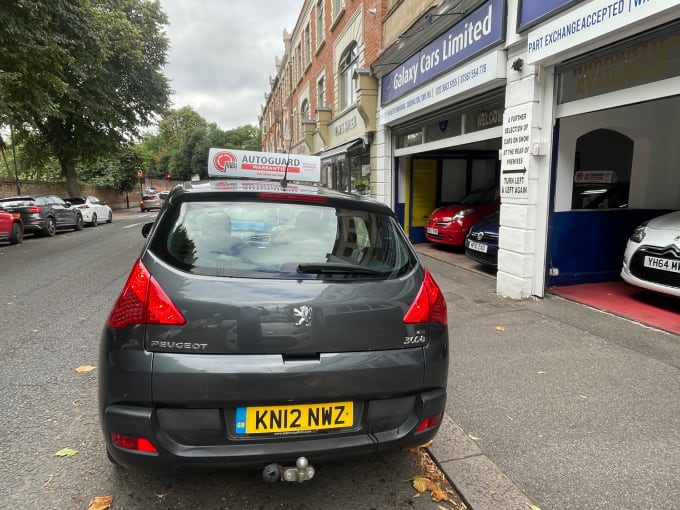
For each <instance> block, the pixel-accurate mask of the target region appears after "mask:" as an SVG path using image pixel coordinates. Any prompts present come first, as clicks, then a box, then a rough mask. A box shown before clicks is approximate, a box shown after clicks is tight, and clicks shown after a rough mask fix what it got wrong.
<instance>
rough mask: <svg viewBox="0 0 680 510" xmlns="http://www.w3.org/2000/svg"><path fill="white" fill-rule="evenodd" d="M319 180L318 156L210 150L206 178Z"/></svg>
mask: <svg viewBox="0 0 680 510" xmlns="http://www.w3.org/2000/svg"><path fill="white" fill-rule="evenodd" d="M284 175H285V176H286V179H288V180H289V181H304V182H319V181H320V180H321V158H320V157H319V156H307V155H303V154H281V153H275V152H255V151H241V150H235V149H216V148H212V149H210V152H209V154H208V176H209V177H221V178H229V177H238V178H248V179H283V177H284Z"/></svg>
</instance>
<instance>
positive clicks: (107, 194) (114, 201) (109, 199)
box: [0, 179, 177, 209]
mask: <svg viewBox="0 0 680 510" xmlns="http://www.w3.org/2000/svg"><path fill="white" fill-rule="evenodd" d="M175 184H177V182H175V181H170V182H167V181H163V180H158V181H157V182H156V183H153V184H152V185H153V186H154V187H155V188H156V189H157V190H158V191H164V190H169V189H171V188H172V187H173V186H174V185H175ZM19 186H20V187H21V194H22V195H30V194H35V195H38V194H45V193H49V194H53V195H57V196H58V197H62V198H64V197H66V196H67V193H66V183H65V182H40V181H24V180H20V181H19ZM80 192H81V193H82V194H83V195H94V196H96V197H97V198H99V199H100V200H102V201H104V202H106V203H107V204H109V205H110V206H111V208H113V209H125V208H126V207H127V200H126V197H125V193H118V192H117V191H115V190H113V189H111V188H99V187H96V186H89V185H87V184H81V185H80ZM16 195H17V187H16V183H15V181H14V180H13V179H0V198H4V197H13V196H16ZM128 198H129V202H130V208H133V207H134V208H137V207H139V200H140V194H139V189H136V190H135V191H131V192H130V193H129V197H128Z"/></svg>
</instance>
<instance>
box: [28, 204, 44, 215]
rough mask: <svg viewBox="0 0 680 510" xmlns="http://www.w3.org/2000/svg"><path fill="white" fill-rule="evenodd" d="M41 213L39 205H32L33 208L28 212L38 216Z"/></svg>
mask: <svg viewBox="0 0 680 510" xmlns="http://www.w3.org/2000/svg"><path fill="white" fill-rule="evenodd" d="M40 211H42V209H41V208H40V206H37V205H32V206H31V207H29V208H28V212H29V213H31V214H38V213H39V212H40Z"/></svg>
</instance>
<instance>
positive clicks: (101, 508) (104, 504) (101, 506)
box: [87, 496, 113, 510]
mask: <svg viewBox="0 0 680 510" xmlns="http://www.w3.org/2000/svg"><path fill="white" fill-rule="evenodd" d="M111 503H113V496H97V497H95V498H93V499H92V501H90V506H89V507H88V509H87V510H106V509H107V508H111Z"/></svg>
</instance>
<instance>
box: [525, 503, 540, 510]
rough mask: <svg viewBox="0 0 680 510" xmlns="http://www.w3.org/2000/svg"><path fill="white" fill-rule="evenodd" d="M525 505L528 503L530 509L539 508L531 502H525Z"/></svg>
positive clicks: (535, 509)
mask: <svg viewBox="0 0 680 510" xmlns="http://www.w3.org/2000/svg"><path fill="white" fill-rule="evenodd" d="M527 505H529V508H531V510H541V507H540V506H538V505H534V504H533V503H527Z"/></svg>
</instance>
